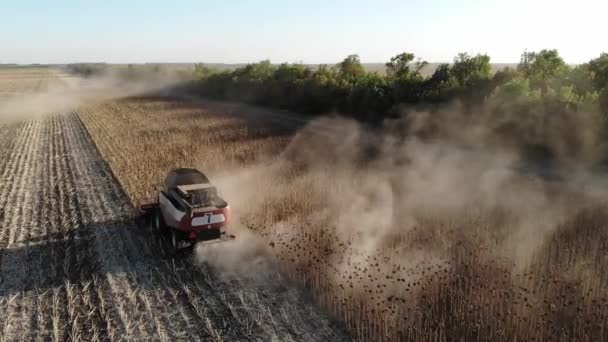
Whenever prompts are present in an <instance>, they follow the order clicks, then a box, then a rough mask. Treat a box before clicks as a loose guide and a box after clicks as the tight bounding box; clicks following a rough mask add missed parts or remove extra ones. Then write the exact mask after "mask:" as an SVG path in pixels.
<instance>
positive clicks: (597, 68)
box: [587, 53, 608, 90]
mask: <svg viewBox="0 0 608 342" xmlns="http://www.w3.org/2000/svg"><path fill="white" fill-rule="evenodd" d="M587 65H588V68H589V71H590V73H591V75H590V76H591V80H592V82H593V86H594V87H595V89H596V90H601V89H604V88H607V87H608V53H602V54H601V55H600V56H599V57H598V58H595V59H592V60H591V61H589V63H587Z"/></svg>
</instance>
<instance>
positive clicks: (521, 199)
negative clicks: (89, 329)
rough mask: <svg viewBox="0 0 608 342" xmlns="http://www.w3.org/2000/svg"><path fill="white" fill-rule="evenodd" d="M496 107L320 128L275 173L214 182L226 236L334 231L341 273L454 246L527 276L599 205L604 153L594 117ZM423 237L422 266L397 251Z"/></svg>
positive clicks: (303, 135) (291, 239) (332, 120)
mask: <svg viewBox="0 0 608 342" xmlns="http://www.w3.org/2000/svg"><path fill="white" fill-rule="evenodd" d="M500 106H503V107H499V104H489V105H486V106H484V107H479V108H475V109H466V108H464V107H463V106H461V105H459V104H454V105H452V106H449V107H448V108H443V109H440V110H437V111H432V112H430V111H410V112H408V113H407V114H404V115H403V117H401V118H398V119H393V120H390V121H386V122H385V123H384V124H383V126H382V127H375V128H370V127H367V126H364V125H362V124H360V123H357V122H355V121H354V120H350V119H345V118H340V117H323V118H319V119H316V120H313V121H312V122H310V123H309V124H308V125H307V126H306V127H304V128H303V129H301V130H299V131H298V132H297V134H296V135H295V136H294V137H293V139H292V141H291V143H290V144H289V146H288V147H287V148H286V149H285V150H284V152H283V153H282V154H281V155H280V156H279V157H278V158H276V159H274V160H273V161H272V162H270V163H267V164H264V165H257V166H254V167H250V168H246V169H239V170H229V171H226V172H225V173H224V176H222V177H219V178H218V177H216V178H217V179H214V181H215V182H216V183H217V184H218V188H219V189H220V191H222V192H223V194H224V196H225V197H226V198H227V199H228V200H229V201H230V202H231V203H232V207H233V208H234V209H233V211H234V215H235V216H236V217H235V218H234V220H233V222H234V224H233V226H234V228H233V229H235V230H237V231H241V232H242V231H246V230H247V229H248V228H252V229H254V230H257V231H258V232H262V236H263V239H262V240H263V242H260V243H265V244H268V243H269V241H270V242H271V243H274V241H277V240H283V241H287V242H286V245H289V244H290V243H291V244H292V245H293V244H299V243H300V244H301V243H304V241H303V240H302V241H299V240H298V239H299V237H298V236H299V235H301V234H303V233H302V232H304V234H305V233H307V232H310V233H311V234H312V233H313V232H316V233H315V234H319V231H322V230H326V231H329V232H331V233H332V234H336V235H337V237H338V241H347V242H348V244H349V246H351V248H350V249H348V251H347V250H346V249H345V250H344V252H343V253H342V254H340V253H338V255H339V257H336V258H335V260H334V264H336V265H338V267H344V268H348V267H349V266H348V265H347V264H346V263H345V262H346V261H345V260H348V261H349V263H350V261H353V260H354V261H356V262H361V263H368V262H369V260H370V258H371V257H373V256H378V255H386V254H390V255H391V258H392V259H393V260H398V261H399V262H401V263H404V264H409V265H410V266H413V264H415V263H416V262H417V261H416V260H419V259H420V258H421V257H423V258H425V259H427V260H433V259H437V260H446V259H449V258H450V257H451V256H450V253H452V251H453V248H454V246H455V244H456V242H457V241H456V240H454V237H458V239H459V241H461V240H462V239H469V238H471V237H474V238H475V239H476V240H478V241H482V243H483V244H484V246H485V247H488V246H489V249H490V251H489V252H488V253H489V256H490V257H493V258H494V257H496V258H498V257H500V258H507V259H508V260H510V262H511V263H512V264H513V265H515V267H516V268H517V269H525V268H526V267H527V266H529V264H530V263H531V262H532V260H533V258H534V257H535V255H536V253H537V252H538V251H539V249H540V248H541V247H542V246H543V244H544V243H545V241H546V239H547V237H548V236H550V235H551V234H552V233H553V232H554V231H555V230H556V229H557V228H558V227H560V226H562V225H564V224H565V223H566V222H567V221H568V220H569V219H571V218H572V217H573V215H575V214H576V213H577V212H579V211H580V210H582V209H583V208H585V207H588V206H591V205H593V204H594V203H597V202H598V201H601V202H602V203H604V202H605V198H607V197H606V195H608V193H607V192H606V177H604V176H603V175H601V174H598V173H597V172H596V171H594V168H595V167H596V166H597V165H598V164H601V162H602V160H601V156H602V155H605V154H604V152H605V148H606V146H605V145H603V144H602V140H601V136H600V131H599V130H598V125H597V121H596V120H597V116H595V115H592V114H589V115H586V114H584V113H583V114H581V113H577V112H574V111H572V112H563V113H545V114H535V113H519V112H518V110H519V109H518V108H517V107H515V106H513V108H504V104H500ZM446 232H449V233H450V234H449V235H447V234H444V233H446ZM420 235H426V236H428V237H431V238H432V239H434V240H435V241H432V242H426V244H427V245H428V246H427V248H425V253H424V256H421V255H420V253H419V252H418V251H416V252H415V251H414V250H413V249H412V250H411V251H410V250H409V249H408V246H410V245H411V244H412V243H415V242H406V243H403V241H404V239H407V238H406V237H409V238H412V237H414V240H416V238H417V237H419V236H420ZM336 245H337V242H336V243H334V245H333V247H336ZM396 246H400V247H398V248H397V247H396ZM237 249H238V248H237ZM284 252H288V251H284ZM344 254H348V255H344ZM233 258H236V259H233ZM207 259H209V258H207ZM243 259H248V256H247V255H246V253H245V255H243V257H242V258H239V257H238V253H237V254H236V256H234V255H233V256H231V257H230V260H222V262H223V263H225V262H228V263H231V262H232V261H234V263H235V264H238V263H239V260H243ZM222 267H224V268H225V267H226V265H225V264H224V265H222Z"/></svg>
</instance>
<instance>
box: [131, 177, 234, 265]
mask: <svg viewBox="0 0 608 342" xmlns="http://www.w3.org/2000/svg"><path fill="white" fill-rule="evenodd" d="M137 211H138V213H137V216H138V217H139V218H140V219H141V222H144V223H146V224H147V225H148V226H150V227H151V228H153V229H154V230H156V231H158V232H159V233H160V235H161V236H163V237H165V238H166V239H168V241H169V246H170V251H171V254H175V253H177V252H178V251H179V250H180V249H182V248H185V247H189V246H193V245H194V244H195V243H197V242H201V241H203V242H205V243H214V242H224V241H229V240H232V239H234V238H235V236H234V235H229V234H227V233H226V231H225V228H226V225H227V224H228V221H229V218H230V207H229V205H228V203H227V202H226V201H224V200H223V199H222V198H221V197H220V196H219V195H218V193H217V189H216V188H215V186H213V185H212V184H211V183H210V182H209V179H208V178H207V177H206V176H205V175H204V174H203V173H202V172H200V171H198V170H196V169H186V168H181V169H175V170H173V171H171V172H170V173H169V175H168V176H167V178H166V179H165V185H164V187H163V189H162V190H161V191H160V193H159V194H158V197H156V198H150V199H146V200H143V201H141V202H140V203H139V206H138V207H137Z"/></svg>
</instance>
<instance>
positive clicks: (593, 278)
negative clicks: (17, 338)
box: [79, 97, 608, 341]
mask: <svg viewBox="0 0 608 342" xmlns="http://www.w3.org/2000/svg"><path fill="white" fill-rule="evenodd" d="M79 115H80V116H81V118H82V120H83V122H84V124H85V126H86V127H87V129H88V130H89V132H90V133H91V134H92V137H93V140H94V141H95V143H96V145H97V146H98V148H99V150H100V152H101V154H102V155H103V156H104V158H105V159H106V160H107V161H108V162H109V165H110V167H111V168H112V170H113V172H114V174H115V175H116V176H117V178H118V180H119V181H120V183H121V184H122V186H123V188H124V190H125V191H126V193H127V194H128V196H129V197H130V199H131V201H136V200H137V199H138V198H141V197H146V196H150V195H151V194H153V193H154V191H156V189H157V188H158V187H159V186H160V185H161V182H162V179H163V177H164V176H165V174H166V172H167V171H168V170H169V169H171V168H173V167H177V166H193V167H198V168H200V169H201V170H204V171H205V172H208V173H209V174H210V175H211V177H212V180H213V181H214V182H216V183H218V184H219V189H220V191H221V192H223V194H224V197H226V198H227V199H228V200H229V201H230V202H231V205H232V207H233V211H234V213H235V215H236V218H235V220H234V222H235V223H234V225H233V229H235V230H236V231H237V234H238V233H239V232H240V233H241V234H245V232H247V231H254V232H256V233H257V234H256V235H257V236H259V237H260V239H253V237H252V238H251V239H252V240H259V241H261V242H260V243H262V244H264V245H266V246H267V248H268V249H269V250H272V252H273V254H274V255H275V257H276V259H278V261H279V265H280V268H281V270H282V271H283V274H287V275H288V276H289V277H290V278H291V279H293V280H297V281H299V282H301V283H303V284H305V285H306V286H307V287H308V288H309V289H310V290H311V291H312V293H313V294H314V297H315V300H316V301H317V302H318V303H320V304H321V305H322V306H323V307H324V308H325V309H326V310H328V311H329V312H331V313H332V314H333V315H334V316H335V317H336V318H338V319H340V320H341V321H343V322H344V323H345V324H346V325H347V326H348V328H349V329H350V331H351V332H352V333H353V334H354V335H355V336H356V337H357V338H358V339H360V340H364V341H371V340H384V341H403V340H463V341H472V340H525V341H528V340H587V341H599V340H606V339H607V338H608V336H607V334H608V332H607V329H608V277H607V276H606V275H607V274H608V258H607V257H606V250H607V249H608V211H607V210H606V203H605V198H606V197H605V195H606V193H605V190H603V189H605V188H601V187H600V186H605V183H601V182H596V180H595V179H593V180H584V181H580V182H574V181H573V182H571V181H568V180H566V181H561V182H556V181H544V180H542V179H538V178H535V177H528V176H524V175H521V174H519V173H518V172H516V171H514V170H512V169H510V168H509V167H505V166H504V165H503V164H504V160H505V158H507V157H505V156H503V155H502V154H500V153H499V152H500V151H498V152H495V153H494V152H492V153H485V154H484V153H483V152H484V151H469V150H467V149H461V148H459V147H458V146H455V145H454V144H449V139H446V140H445V141H444V142H443V143H442V142H441V141H439V142H430V143H429V142H424V141H420V140H413V141H410V140H406V141H403V140H399V138H398V136H399V135H391V134H388V133H386V132H384V133H386V134H384V133H383V132H380V134H378V132H370V131H368V130H366V129H363V128H361V127H360V126H359V125H358V124H356V123H354V122H352V121H348V120H343V119H337V118H325V119H319V120H314V121H312V122H310V123H307V122H306V120H302V119H298V118H297V117H293V116H290V115H288V114H285V113H280V112H279V113H277V112H270V111H264V110H262V109H259V108H252V107H247V106H239V105H228V104H219V103H213V102H209V101H193V100H184V99H179V98H162V97H150V98H146V97H140V98H128V99H122V100H118V101H113V102H108V103H105V104H100V105H98V106H95V107H88V108H82V109H80V111H79ZM414 126H415V125H414ZM445 142H448V143H447V144H446V143H445ZM485 152H487V151H485ZM503 157H504V158H503ZM248 243H252V244H253V243H255V242H253V241H252V242H248ZM216 252H219V253H221V252H222V250H219V251H218V250H214V251H206V250H198V251H197V254H198V257H200V258H201V259H203V260H207V261H209V262H210V263H211V264H214V262H215V263H218V264H219V267H225V266H226V265H225V264H226V263H222V262H218V260H216V258H217V257H218V255H217V254H216ZM232 252H234V254H233V255H231V257H230V261H229V262H227V263H232V262H238V261H239V260H242V259H243V257H239V255H238V254H239V253H238V251H232ZM222 264H223V265H222Z"/></svg>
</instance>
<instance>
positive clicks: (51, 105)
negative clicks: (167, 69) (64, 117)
mask: <svg viewBox="0 0 608 342" xmlns="http://www.w3.org/2000/svg"><path fill="white" fill-rule="evenodd" d="M176 81H177V79H176V78H175V77H171V76H168V77H156V78H149V79H144V80H126V79H124V78H121V77H120V76H119V75H117V74H115V73H111V72H108V73H105V74H101V75H98V76H95V77H90V78H83V77H79V76H76V75H71V74H65V73H61V72H60V71H58V70H51V71H49V75H43V76H40V80H37V84H35V87H33V88H32V89H29V90H27V91H21V92H18V93H14V92H13V93H10V94H9V95H5V96H1V97H0V121H2V122H8V121H19V120H25V119H29V118H34V117H38V116H40V115H47V114H55V113H61V112H66V111H71V110H75V109H76V108H78V107H79V106H82V105H86V104H92V103H98V102H102V101H107V100H112V99H118V98H122V97H128V96H135V95H141V94H146V93H150V92H160V91H162V90H163V89H165V88H168V87H169V86H170V85H171V84H173V83H174V82H176ZM41 85H43V86H41Z"/></svg>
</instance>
